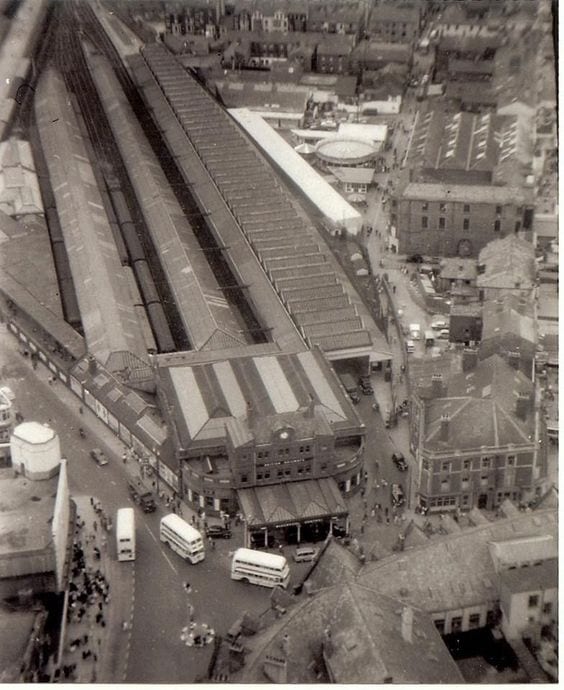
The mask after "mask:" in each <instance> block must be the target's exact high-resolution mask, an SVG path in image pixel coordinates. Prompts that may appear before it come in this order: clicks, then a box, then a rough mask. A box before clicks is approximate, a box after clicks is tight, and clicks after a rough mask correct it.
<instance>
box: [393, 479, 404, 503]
mask: <svg viewBox="0 0 564 690" xmlns="http://www.w3.org/2000/svg"><path fill="white" fill-rule="evenodd" d="M404 503H405V493H404V490H403V487H402V485H401V484H392V505H393V506H394V507H396V508H398V507H399V506H402V505H403V504H404Z"/></svg>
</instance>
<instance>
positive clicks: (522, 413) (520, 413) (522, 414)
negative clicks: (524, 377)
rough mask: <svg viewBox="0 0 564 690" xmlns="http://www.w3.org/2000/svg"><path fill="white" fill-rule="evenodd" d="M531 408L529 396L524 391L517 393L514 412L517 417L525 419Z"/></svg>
mask: <svg viewBox="0 0 564 690" xmlns="http://www.w3.org/2000/svg"><path fill="white" fill-rule="evenodd" d="M530 410H531V398H530V397H529V396H528V395H527V394H526V393H519V396H518V397H517V400H516V401H515V414H516V415H517V417H519V419H522V420H523V421H526V419H527V417H528V416H529V412H530Z"/></svg>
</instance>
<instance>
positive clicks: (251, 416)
mask: <svg viewBox="0 0 564 690" xmlns="http://www.w3.org/2000/svg"><path fill="white" fill-rule="evenodd" d="M256 417H257V415H256V410H255V408H254V406H253V403H252V402H251V401H250V400H247V424H248V425H249V428H251V429H252V428H253V427H254V425H255V422H256Z"/></svg>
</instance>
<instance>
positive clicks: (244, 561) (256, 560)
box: [231, 549, 290, 589]
mask: <svg viewBox="0 0 564 690" xmlns="http://www.w3.org/2000/svg"><path fill="white" fill-rule="evenodd" d="M231 579H233V580H242V581H243V582H250V583H252V584H254V585H262V586H263V587H283V588H284V589H286V587H287V586H288V583H289V582H290V568H289V566H288V561H287V560H286V559H285V558H284V556H279V555H278V554H273V553H266V552H263V551H255V550H254V549H237V551H235V554H234V555H233V560H232V561H231Z"/></svg>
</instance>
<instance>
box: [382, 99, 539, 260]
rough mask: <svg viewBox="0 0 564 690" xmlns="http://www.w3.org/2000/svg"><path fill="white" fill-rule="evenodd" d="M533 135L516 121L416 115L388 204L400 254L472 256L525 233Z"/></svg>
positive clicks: (459, 114) (435, 113)
mask: <svg viewBox="0 0 564 690" xmlns="http://www.w3.org/2000/svg"><path fill="white" fill-rule="evenodd" d="M529 154H530V133H527V132H525V131H523V129H522V127H521V126H520V122H519V119H518V118H517V117H513V116H500V115H492V114H490V113H487V114H483V115H478V114H471V113H462V112H457V113H455V114H451V113H446V112H442V111H430V112H428V113H419V114H418V118H417V124H416V126H415V129H414V132H413V135H412V138H411V142H410V146H409V149H408V152H407V155H406V158H405V164H404V165H405V167H404V170H403V175H402V179H401V181H400V183H399V186H398V188H397V190H396V191H395V193H394V197H393V198H392V201H391V223H392V225H393V226H394V227H395V228H396V234H397V237H398V240H399V249H398V251H399V252H400V253H408V254H411V253H420V254H439V255H443V256H456V255H458V256H466V257H468V256H477V254H478V252H479V251H480V249H482V247H484V246H485V245H486V244H487V243H488V242H489V241H491V240H493V239H498V238H500V237H504V236H506V235H508V234H511V233H516V232H524V233H527V232H530V231H531V230H532V224H533V189H532V186H531V185H530V184H529V174H530V160H531V158H530V155H529Z"/></svg>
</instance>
